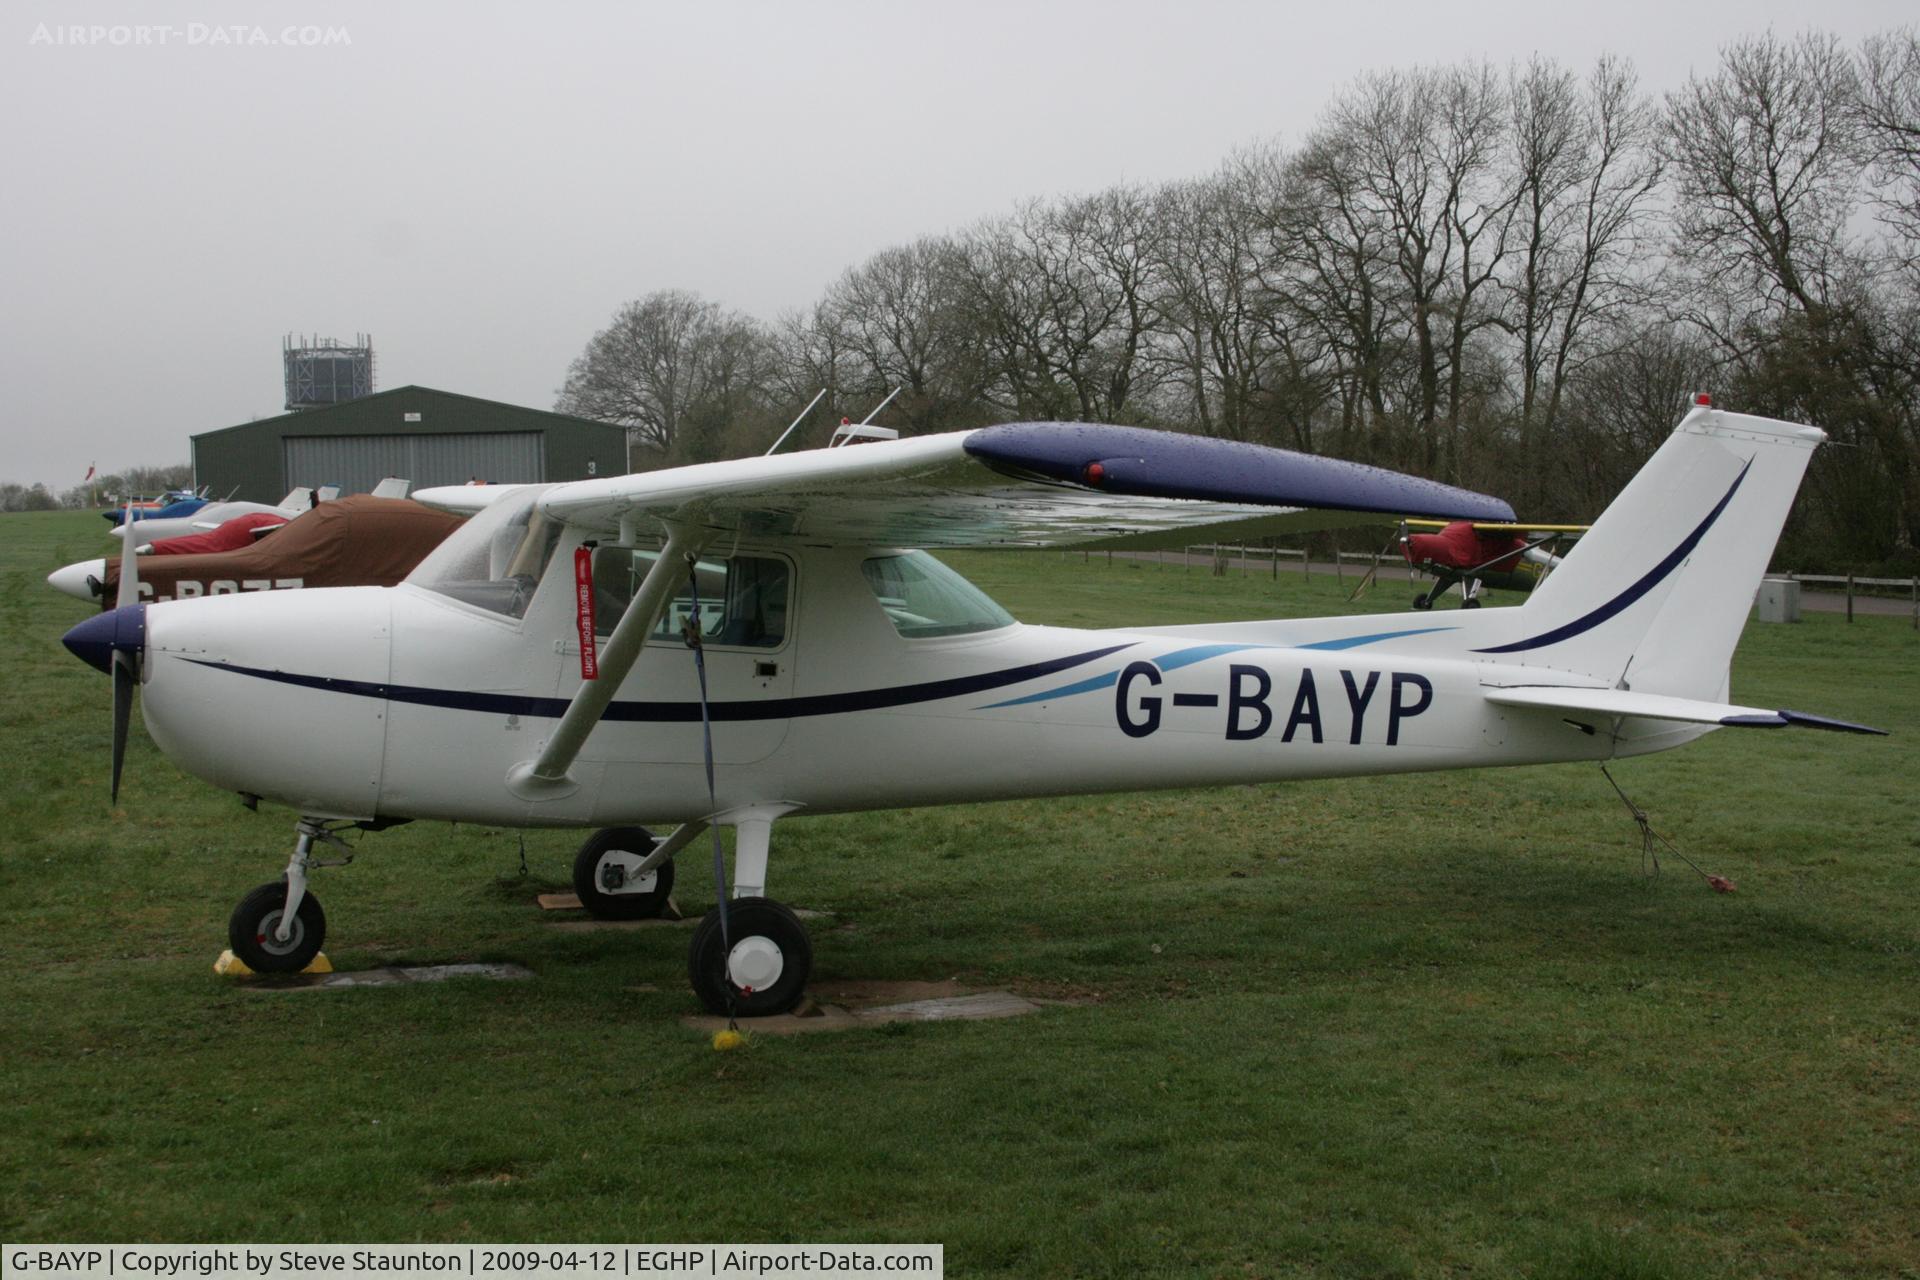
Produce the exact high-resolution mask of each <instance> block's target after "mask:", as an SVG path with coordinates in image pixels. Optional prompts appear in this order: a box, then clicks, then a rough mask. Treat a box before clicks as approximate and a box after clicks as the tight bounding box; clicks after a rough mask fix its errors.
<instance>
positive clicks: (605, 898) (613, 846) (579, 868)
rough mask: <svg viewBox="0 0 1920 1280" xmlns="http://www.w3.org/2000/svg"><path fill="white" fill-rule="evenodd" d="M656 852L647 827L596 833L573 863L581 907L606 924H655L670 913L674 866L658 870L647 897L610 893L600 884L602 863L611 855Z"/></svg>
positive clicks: (665, 863)
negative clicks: (668, 904)
mask: <svg viewBox="0 0 1920 1280" xmlns="http://www.w3.org/2000/svg"><path fill="white" fill-rule="evenodd" d="M652 852H653V835H652V833H650V832H649V831H648V830H647V829H646V828H645V827H608V828H607V829H606V830H604V831H596V832H594V833H593V834H592V835H591V836H589V837H588V838H587V842H586V843H585V844H583V845H581V846H580V852H579V853H578V854H576V855H574V859H573V891H574V892H575V893H577V894H579V895H580V905H581V906H583V907H585V908H586V909H587V911H588V912H589V913H590V914H592V915H594V916H597V917H599V918H600V919H602V920H651V919H652V918H653V917H655V916H657V915H659V914H660V913H661V912H662V911H665V910H666V909H667V895H668V894H670V893H672V892H673V862H672V860H671V859H669V860H668V861H666V862H663V863H661V864H660V865H659V866H657V867H655V868H654V871H655V872H656V873H657V875H658V878H657V879H656V880H655V881H654V884H653V888H651V889H649V890H648V891H647V892H645V893H607V892H606V891H605V890H604V889H603V888H602V886H601V884H600V859H601V858H602V857H604V856H605V855H607V854H609V853H631V854H635V855H637V856H639V857H645V856H646V855H647V854H649V853H652Z"/></svg>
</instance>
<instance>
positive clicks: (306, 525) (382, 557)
mask: <svg viewBox="0 0 1920 1280" xmlns="http://www.w3.org/2000/svg"><path fill="white" fill-rule="evenodd" d="M236 519H237V520H242V521H244V520H246V519H247V517H245V516H240V517H236ZM227 523H228V524H232V523H234V522H233V521H228V522H227ZM459 523H460V522H459V520H458V519H457V518H456V517H454V516H451V515H448V514H447V513H446V512H444V511H433V510H429V509H428V508H426V507H423V506H421V505H420V504H419V503H417V502H412V501H409V500H407V499H404V498H376V497H374V496H373V495H371V494H355V495H354V496H353V497H351V498H337V499H335V500H334V501H332V502H323V503H321V504H320V505H319V506H317V507H314V508H313V509H312V510H310V511H307V512H305V513H304V514H302V515H299V516H296V517H295V518H293V519H292V520H288V521H286V522H285V523H284V524H281V525H279V526H277V527H276V528H274V529H273V531H272V532H271V533H270V534H269V535H268V536H266V537H264V538H253V537H247V538H246V540H245V541H243V542H241V543H239V544H238V545H236V546H233V547H232V548H230V549H229V550H225V551H204V552H188V553H186V554H181V555H161V556H153V557H149V556H145V555H142V556H141V557H140V564H141V566H142V567H141V569H140V571H139V578H140V580H139V591H140V598H141V599H143V600H149V601H152V600H187V599H193V598H196V597H199V596H218V595H227V594H230V593H233V592H251V591H284V590H288V589H290V588H295V587H343V586H363V585H368V584H372V585H376V586H392V585H393V584H395V583H397V582H399V581H400V580H401V579H403V578H405V577H406V576H407V575H408V574H409V573H411V572H413V569H414V566H415V565H417V564H419V563H420V561H421V560H422V559H424V558H425V557H426V554H427V553H428V552H429V551H431V550H433V549H434V548H435V547H437V546H439V545H440V543H441V541H442V540H443V539H444V538H445V537H446V536H447V534H448V533H450V532H452V530H453V529H455V528H457V527H458V526H459ZM226 527H227V525H222V526H220V528H222V529H224V528H226ZM216 532H218V530H216ZM132 549H133V548H132V547H131V545H129V546H128V547H125V548H122V551H123V553H124V552H126V551H128V550H132ZM139 550H140V551H142V552H144V551H145V550H146V548H145V547H141V548H139ZM124 560H125V555H124V554H123V555H122V562H124ZM117 568H118V566H117V565H116V563H115V562H114V561H110V560H106V559H99V560H81V561H77V562H76V563H74V564H70V565H65V566H63V567H61V568H59V569H55V570H54V571H53V572H52V573H50V574H48V575H47V585H48V586H50V587H52V588H53V589H54V590H56V591H62V592H65V593H66V594H67V595H70V596H72V597H73V598H74V599H76V600H98V601H100V604H101V607H102V608H103V609H104V608H111V607H112V602H113V601H114V600H116V599H117V598H118V592H119V582H120V574H119V572H117V571H116V570H117Z"/></svg>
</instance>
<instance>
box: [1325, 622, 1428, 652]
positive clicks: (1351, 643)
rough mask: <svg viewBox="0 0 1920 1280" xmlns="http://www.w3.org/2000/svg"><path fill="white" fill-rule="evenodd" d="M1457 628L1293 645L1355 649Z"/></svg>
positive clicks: (1388, 632)
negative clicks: (1365, 645) (1383, 641)
mask: <svg viewBox="0 0 1920 1280" xmlns="http://www.w3.org/2000/svg"><path fill="white" fill-rule="evenodd" d="M1459 629H1460V628H1458V627H1415V628H1414V629H1413V630H1411V631H1376V632H1374V633H1373V634H1372V635H1370V636H1347V637H1346V638H1345V639H1342V640H1321V641H1318V642H1316V643H1314V644H1302V645H1295V646H1294V647H1295V648H1296V649H1328V650H1336V649H1357V648H1359V647H1360V646H1361V645H1363V644H1372V643H1373V642H1374V641H1376V640H1398V639H1399V638H1400V637H1402V636H1424V635H1431V634H1432V633H1433V632H1435V631H1458V630H1459Z"/></svg>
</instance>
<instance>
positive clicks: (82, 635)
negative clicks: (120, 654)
mask: <svg viewBox="0 0 1920 1280" xmlns="http://www.w3.org/2000/svg"><path fill="white" fill-rule="evenodd" d="M60 641H61V643H62V644H64V645H66V646H67V648H68V649H69V650H71V651H72V653H73V656H74V657H76V658H78V659H80V661H82V662H84V663H86V664H87V665H88V666H90V667H92V668H94V669H95V670H96V671H107V672H110V671H112V670H113V652H114V650H116V649H122V650H125V651H126V652H128V653H133V654H138V653H140V652H141V651H142V650H144V649H145V648H146V647H147V606H146V605H144V604H130V605H127V606H125V607H124V608H119V609H109V610H107V611H106V612H105V613H100V614H95V615H94V616H93V617H91V618H88V619H87V620H86V621H85V622H82V623H81V624H80V625H79V626H77V627H75V628H74V629H73V630H71V631H69V632H67V634H66V635H64V636H62V637H61V638H60Z"/></svg>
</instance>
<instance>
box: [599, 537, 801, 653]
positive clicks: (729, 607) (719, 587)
mask: <svg viewBox="0 0 1920 1280" xmlns="http://www.w3.org/2000/svg"><path fill="white" fill-rule="evenodd" d="M659 558H660V552H659V551H658V550H656V549H652V548H635V547H597V548H595V549H594V553H593V620H594V630H595V631H596V632H598V633H599V634H600V635H602V636H607V635H611V634H612V633H613V628H614V626H615V624H617V623H618V622H619V621H620V619H621V618H622V617H624V616H625V615H626V612H627V606H628V605H629V604H631V603H632V601H633V597H634V596H635V595H636V594H637V593H638V592H639V590H640V584H641V582H643V581H644V580H645V579H646V576H647V571H648V570H649V569H651V568H653V565H654V562H655V561H656V560H658V559H659ZM694 573H695V576H694V578H693V580H692V581H691V582H688V583H682V584H681V587H680V590H679V591H678V592H677V593H676V595H675V597H674V600H673V602H672V603H671V604H670V605H668V606H667V611H666V613H665V614H664V615H662V617H661V619H660V622H659V625H657V626H656V627H655V628H654V630H653V635H654V637H655V638H657V639H668V638H672V637H676V636H679V635H680V634H681V633H682V628H683V627H684V626H685V625H686V621H687V619H689V618H691V617H693V616H694V611H695V610H694V598H695V596H694V588H695V587H696V586H697V588H698V591H699V616H700V635H701V638H702V639H703V640H705V641H706V642H707V643H708V644H714V645H722V646H729V647H734V648H742V649H778V648H779V647H780V646H781V645H782V644H785V643H786V638H787V606H788V601H789V599H790V598H791V596H792V589H793V588H792V571H791V570H790V569H789V568H788V566H787V562H786V561H785V560H780V559H777V558H775V557H773V556H753V555H735V556H727V557H716V558H711V559H706V558H703V559H702V560H701V561H700V562H699V564H698V566H697V567H696V569H695V571H694Z"/></svg>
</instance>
